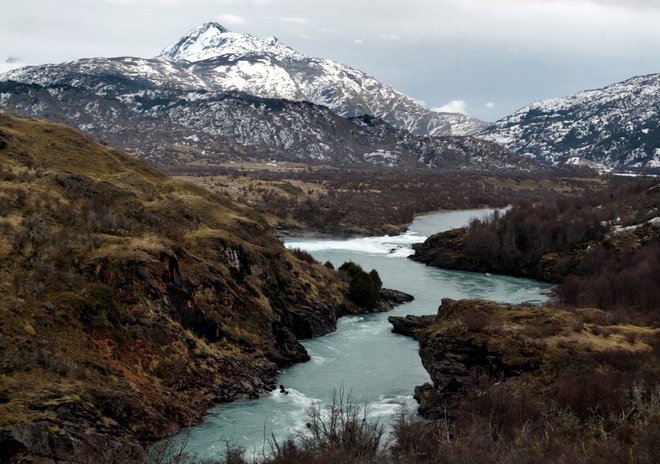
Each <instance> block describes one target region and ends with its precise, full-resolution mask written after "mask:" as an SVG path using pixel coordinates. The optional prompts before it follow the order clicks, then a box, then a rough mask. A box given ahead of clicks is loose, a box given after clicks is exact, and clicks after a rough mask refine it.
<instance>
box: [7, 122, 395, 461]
mask: <svg viewBox="0 0 660 464" xmlns="http://www.w3.org/2000/svg"><path fill="white" fill-rule="evenodd" d="M0 179H1V181H2V182H0V289H1V292H0V461H2V462H7V461H10V462H11V461H13V460H18V459H21V458H22V459H23V460H24V461H26V462H27V461H30V460H32V461H35V462H51V461H39V459H52V460H55V461H58V462H59V461H66V462H91V461H97V462H137V461H138V460H139V459H140V457H141V456H142V455H143V453H144V446H145V445H146V444H148V443H149V442H151V441H153V440H157V439H160V438H162V437H164V436H167V435H169V434H172V433H175V432H176V431H177V430H178V429H179V428H180V427H181V426H183V425H186V424H190V423H193V422H195V421H198V420H200V418H201V415H202V414H203V413H204V411H205V410H206V409H207V408H208V407H209V406H210V405H212V404H213V403H215V402H219V401H232V400H235V399H238V398H248V397H254V396H256V395H258V394H259V393H261V392H264V391H267V390H269V389H270V388H272V387H273V385H274V383H275V376H276V371H277V369H278V366H283V365H287V364H290V363H293V362H299V361H304V360H307V359H308V358H309V357H308V355H307V353H306V351H305V349H304V348H303V346H302V345H301V344H300V343H299V342H298V341H297V340H298V338H302V337H315V336H319V335H322V334H325V333H328V332H330V331H332V330H334V328H335V324H336V320H337V317H338V316H339V315H341V314H342V313H343V311H344V308H349V309H350V311H351V312H359V311H360V310H361V309H360V308H358V307H356V306H355V305H351V304H347V303H348V301H347V297H346V295H347V294H348V290H349V288H348V287H349V284H348V282H346V281H344V280H342V279H341V278H339V276H338V275H337V274H336V273H335V272H334V271H331V270H329V269H326V268H325V267H322V266H320V265H318V264H316V263H314V262H313V261H310V260H309V259H306V257H303V258H305V259H302V258H299V257H297V255H295V254H292V253H290V252H289V251H287V250H286V249H285V248H284V247H283V245H282V243H281V242H280V241H279V240H278V239H277V238H276V237H275V236H274V235H273V233H272V232H271V231H270V229H269V228H268V227H267V225H266V223H265V221H264V220H263V218H262V217H261V216H259V215H258V214H256V213H254V212H253V211H251V210H249V209H246V208H244V207H240V206H237V205H235V204H233V203H232V202H231V201H229V200H228V199H226V198H225V197H222V196H219V195H216V194H213V193H211V192H209V191H207V190H204V189H202V188H200V187H197V186H195V185H193V184H189V183H185V182H181V181H175V180H172V179H170V178H168V177H167V176H165V175H164V174H162V173H161V172H159V171H157V170H156V169H154V168H153V167H150V166H149V165H148V164H146V163H144V162H142V161H138V160H136V159H134V158H133V157H131V156H128V155H126V154H124V153H122V152H119V151H118V150H116V149H112V148H108V147H106V146H103V145H100V144H98V143H96V142H94V141H93V140H91V139H89V138H87V137H84V136H82V135H81V134H79V133H77V132H75V131H73V130H71V129H69V128H66V127H64V126H61V125H58V124H54V123H47V122H42V121H35V120H25V119H19V118H13V117H8V116H5V115H2V114H0ZM389 295H390V294H389V293H385V294H384V296H385V297H387V296H389ZM394 297H396V298H398V297H399V296H398V295H394ZM377 309H378V310H381V309H383V307H382V305H381V306H379V307H378V308H377ZM30 462H31V461H30Z"/></svg>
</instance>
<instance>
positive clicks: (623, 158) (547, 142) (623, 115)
mask: <svg viewBox="0 0 660 464" xmlns="http://www.w3.org/2000/svg"><path fill="white" fill-rule="evenodd" d="M659 122H660V74H650V75H647V76H638V77H633V78H632V79H629V80H627V81H624V82H618V83H616V84H612V85H609V86H607V87H604V88H602V89H596V90H587V91H584V92H580V93H578V94H576V95H573V96H570V97H564V98H554V99H551V100H544V101H539V102H536V103H532V104H531V105H528V106H526V107H524V108H522V109H520V110H518V111H516V112H515V113H514V114H512V115H510V116H507V117H506V118H504V119H501V120H499V121H497V122H496V123H495V124H494V125H493V126H491V127H489V128H488V129H486V130H485V131H484V132H482V133H481V134H480V136H483V137H485V138H486V139H488V140H493V141H497V142H499V143H501V144H503V145H505V146H506V147H508V148H510V149H511V150H513V151H515V152H516V153H518V154H520V155H524V156H529V157H532V158H534V159H536V160H537V161H539V162H541V163H544V164H552V165H557V164H586V165H591V166H594V167H596V168H599V169H608V170H611V169H616V170H630V169H633V170H638V171H653V172H657V171H658V170H660V124H659Z"/></svg>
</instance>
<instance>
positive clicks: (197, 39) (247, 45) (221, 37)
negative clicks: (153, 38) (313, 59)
mask: <svg viewBox="0 0 660 464" xmlns="http://www.w3.org/2000/svg"><path fill="white" fill-rule="evenodd" d="M249 54H270V55H272V56H276V57H295V56H298V54H297V53H296V52H295V51H294V50H293V49H291V48H289V47H287V46H286V45H284V44H282V43H280V42H279V41H278V40H277V37H269V38H267V39H260V38H257V37H254V36H252V35H250V34H242V33H239V32H231V31H230V30H229V29H227V28H226V27H224V26H222V25H221V24H218V23H213V22H211V23H206V24H203V25H201V26H200V27H198V28H196V29H193V30H192V31H190V32H189V33H188V34H186V35H185V36H183V37H182V38H181V39H180V40H179V41H178V42H177V43H176V44H175V45H173V46H171V47H169V48H166V49H165V50H163V51H162V52H161V54H160V55H159V57H160V58H165V59H167V60H170V61H190V62H193V63H194V62H197V61H204V60H208V59H212V58H218V57H221V56H227V57H229V56H234V57H240V56H246V55H249Z"/></svg>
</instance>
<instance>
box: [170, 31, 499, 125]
mask: <svg viewBox="0 0 660 464" xmlns="http://www.w3.org/2000/svg"><path fill="white" fill-rule="evenodd" d="M159 58H163V59H167V60H171V61H175V62H188V63H193V64H194V65H195V66H194V68H193V69H194V71H195V72H196V73H199V74H200V75H202V76H203V77H204V79H205V80H206V82H207V83H208V85H209V86H211V87H213V88H216V89H222V90H238V91H241V92H246V93H249V94H251V95H255V96H260V97H269V98H285V99H287V100H298V101H302V100H306V101H310V102H313V103H316V104H319V105H324V106H327V107H329V108H330V109H332V110H333V111H335V112H336V113H337V114H339V115H340V116H344V117H353V116H362V115H364V114H368V115H372V116H376V117H380V118H382V119H384V120H385V121H387V122H388V123H390V124H392V125H393V126H394V127H397V128H400V129H406V130H408V131H410V132H412V133H414V134H418V135H470V134H474V133H476V132H478V131H479V130H481V129H483V128H485V127H486V126H487V124H486V123H484V122H482V121H479V120H478V119H474V118H470V117H467V116H464V115H462V114H455V113H437V112H434V111H431V110H429V109H427V108H424V107H422V106H421V105H419V104H418V103H416V102H414V101H413V100H412V99H410V98H409V97H407V96H406V95H404V94H402V93H400V92H398V91H396V90H394V89H392V88H391V87H389V86H387V85H385V84H383V83H381V82H379V81H378V80H377V79H375V78H374V77H373V76H370V75H368V74H366V73H364V72H362V71H360V70H358V69H355V68H352V67H349V66H345V65H342V64H339V63H337V62H335V61H332V60H328V59H323V58H310V57H307V56H305V55H303V54H301V53H298V52H296V51H295V50H293V49H292V48H290V47H288V46H286V45H284V44H282V43H281V42H280V41H278V40H277V39H276V38H274V37H271V38H267V39H260V38H257V37H254V36H252V35H250V34H242V33H236V32H231V31H229V30H228V29H227V28H226V27H224V26H222V25H220V24H218V23H206V24H204V25H202V26H200V27H198V28H196V29H193V30H192V31H190V32H189V33H188V34H186V35H185V36H184V37H183V38H181V39H180V40H179V41H178V42H177V43H176V44H175V45H173V46H171V47H168V48H166V49H165V50H163V52H162V53H161V54H160V55H159Z"/></svg>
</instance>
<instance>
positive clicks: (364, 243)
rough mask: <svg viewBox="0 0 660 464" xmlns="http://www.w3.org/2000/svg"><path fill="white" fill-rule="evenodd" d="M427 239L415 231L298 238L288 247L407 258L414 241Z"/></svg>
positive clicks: (287, 243) (411, 250) (288, 242)
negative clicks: (332, 238) (376, 235)
mask: <svg viewBox="0 0 660 464" xmlns="http://www.w3.org/2000/svg"><path fill="white" fill-rule="evenodd" d="M424 240H426V237H425V236H422V235H418V234H416V233H415V232H406V233H405V234H402V235H395V236H389V235H385V236H381V237H359V238H351V239H347V240H327V239H322V240H314V239H298V240H293V241H287V242H286V243H285V245H286V246H287V248H299V249H301V250H305V251H309V252H310V253H313V252H316V251H330V250H334V251H340V250H341V251H352V252H358V253H368V254H375V255H388V256H390V257H392V258H406V257H408V256H410V255H412V254H413V253H414V251H413V249H412V245H413V243H421V242H423V241H424Z"/></svg>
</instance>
